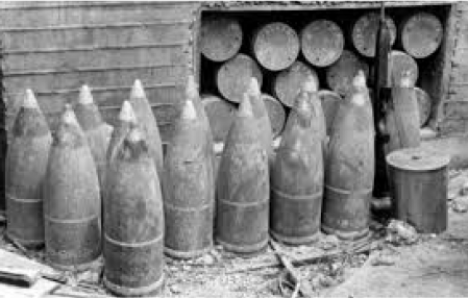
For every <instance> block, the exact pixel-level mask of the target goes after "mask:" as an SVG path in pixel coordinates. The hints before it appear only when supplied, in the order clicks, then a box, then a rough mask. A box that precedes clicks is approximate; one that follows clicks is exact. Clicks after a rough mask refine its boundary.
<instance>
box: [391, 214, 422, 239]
mask: <svg viewBox="0 0 468 298" xmlns="http://www.w3.org/2000/svg"><path fill="white" fill-rule="evenodd" d="M418 239H419V235H418V232H416V229H415V228H414V227H413V226H411V225H409V224H408V223H406V222H403V221H400V220H393V219H392V220H391V221H390V223H389V224H388V226H387V237H386V239H385V240H386V241H387V242H389V243H392V244H395V245H411V244H414V243H416V242H417V241H418Z"/></svg>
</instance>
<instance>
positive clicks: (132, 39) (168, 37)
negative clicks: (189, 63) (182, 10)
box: [0, 23, 191, 52]
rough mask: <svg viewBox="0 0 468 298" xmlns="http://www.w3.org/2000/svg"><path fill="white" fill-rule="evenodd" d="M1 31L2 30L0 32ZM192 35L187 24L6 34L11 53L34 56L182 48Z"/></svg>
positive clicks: (4, 40)
mask: <svg viewBox="0 0 468 298" xmlns="http://www.w3.org/2000/svg"><path fill="white" fill-rule="evenodd" d="M0 30H1V29H0ZM190 34H191V32H190V30H189V26H188V25H187V24H158V23H156V24H143V23H142V24H141V25H140V26H126V27H112V26H109V27H104V26H102V27H97V28H93V27H83V28H78V29H74V30H50V29H49V30H48V29H44V30H34V31H33V30H26V31H21V30H15V31H10V32H4V33H3V42H4V47H5V49H8V51H15V50H23V51H25V50H30V51H31V52H34V51H37V50H40V49H48V48H50V47H54V48H79V47H98V46H99V47H118V46H125V45H147V44H163V45H167V44H183V43H185V42H186V40H187V39H188V38H189V36H190Z"/></svg>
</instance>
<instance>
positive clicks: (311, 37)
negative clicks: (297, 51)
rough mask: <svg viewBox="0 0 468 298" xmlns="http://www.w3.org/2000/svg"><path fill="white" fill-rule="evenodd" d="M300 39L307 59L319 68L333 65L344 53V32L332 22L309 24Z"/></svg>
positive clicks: (316, 21) (321, 21) (320, 21)
mask: <svg viewBox="0 0 468 298" xmlns="http://www.w3.org/2000/svg"><path fill="white" fill-rule="evenodd" d="M300 39H301V50H302V54H303V55H304V57H305V59H306V60H307V61H308V62H309V63H310V64H312V65H314V66H317V67H326V66H330V65H332V64H333V63H335V62H336V60H338V58H340V56H341V53H343V48H344V43H345V41H344V36H343V31H341V28H340V27H339V26H338V25H337V24H336V23H335V22H333V21H330V20H324V19H321V20H315V21H313V22H312V23H310V24H308V25H307V26H306V27H304V28H303V29H302V31H301V33H300Z"/></svg>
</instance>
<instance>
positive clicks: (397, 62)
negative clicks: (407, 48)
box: [390, 50, 419, 85]
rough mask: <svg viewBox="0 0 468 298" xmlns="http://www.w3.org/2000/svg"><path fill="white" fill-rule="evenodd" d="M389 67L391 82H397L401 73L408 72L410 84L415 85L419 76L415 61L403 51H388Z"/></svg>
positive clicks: (400, 77) (401, 75)
mask: <svg viewBox="0 0 468 298" xmlns="http://www.w3.org/2000/svg"><path fill="white" fill-rule="evenodd" d="M390 69H391V79H392V82H393V84H394V85H395V84H397V85H398V84H399V82H400V81H401V79H402V77H403V74H404V73H406V72H409V73H410V77H411V83H412V85H416V82H417V80H418V76H419V68H418V64H417V63H416V61H415V60H414V59H413V58H412V57H411V56H410V55H408V54H406V53H405V52H401V51H397V50H393V51H392V52H391V53H390Z"/></svg>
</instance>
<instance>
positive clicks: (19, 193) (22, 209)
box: [4, 89, 52, 247]
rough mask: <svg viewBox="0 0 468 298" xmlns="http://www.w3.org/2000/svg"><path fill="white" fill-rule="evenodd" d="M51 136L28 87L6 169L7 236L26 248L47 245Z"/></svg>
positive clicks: (15, 125) (13, 134)
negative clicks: (45, 188) (46, 183)
mask: <svg viewBox="0 0 468 298" xmlns="http://www.w3.org/2000/svg"><path fill="white" fill-rule="evenodd" d="M51 143H52V136H51V134H50V130H49V126H48V125H47V122H46V119H45V117H44V115H43V114H42V112H41V109H40V108H39V105H38V103H37V101H36V98H35V96H34V94H33V92H32V91H31V90H30V89H28V90H26V95H25V98H24V101H23V104H22V106H21V108H20V110H19V112H18V114H17V117H16V121H15V124H14V126H13V131H12V138H11V143H10V144H9V146H8V152H7V157H6V169H5V174H6V175H5V182H4V183H5V190H6V207H7V208H6V219H7V230H6V235H7V237H8V238H10V239H13V240H15V241H17V242H18V243H20V244H21V245H23V246H26V247H37V246H40V245H42V244H44V213H43V208H42V204H43V189H42V187H43V183H44V179H45V177H46V171H47V162H48V158H49V150H50V145H51Z"/></svg>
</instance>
